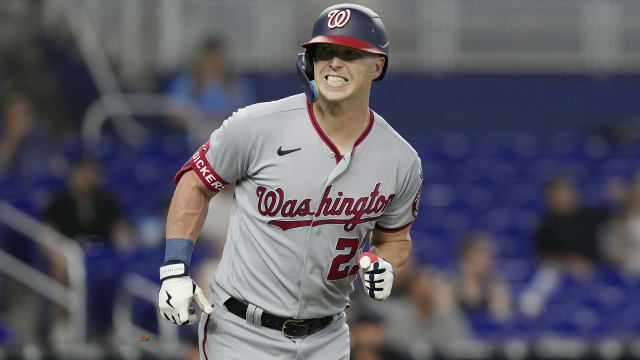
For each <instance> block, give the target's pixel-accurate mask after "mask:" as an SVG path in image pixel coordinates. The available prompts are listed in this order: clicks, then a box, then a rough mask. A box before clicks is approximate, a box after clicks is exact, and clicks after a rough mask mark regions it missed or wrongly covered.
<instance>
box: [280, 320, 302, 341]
mask: <svg viewBox="0 0 640 360" xmlns="http://www.w3.org/2000/svg"><path fill="white" fill-rule="evenodd" d="M303 321H304V319H288V320H285V321H284V324H282V335H284V336H285V337H288V338H292V337H296V336H299V335H288V334H287V325H289V324H291V325H295V326H298V327H301V326H300V325H299V324H301V323H302V322H303Z"/></svg>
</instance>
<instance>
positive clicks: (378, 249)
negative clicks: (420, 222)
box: [371, 240, 411, 274]
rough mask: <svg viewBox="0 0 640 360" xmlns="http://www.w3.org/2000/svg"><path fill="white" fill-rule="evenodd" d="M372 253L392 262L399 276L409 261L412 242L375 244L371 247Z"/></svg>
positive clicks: (401, 241)
mask: <svg viewBox="0 0 640 360" xmlns="http://www.w3.org/2000/svg"><path fill="white" fill-rule="evenodd" d="M371 252H372V253H374V254H376V255H378V256H379V257H381V258H384V259H385V260H387V261H388V262H390V263H391V265H393V269H394V270H395V272H396V274H397V273H399V272H401V271H402V269H403V268H404V266H405V265H406V263H407V261H408V260H409V254H410V253H411V241H410V240H400V241H388V242H384V243H380V244H374V245H373V246H372V247H371Z"/></svg>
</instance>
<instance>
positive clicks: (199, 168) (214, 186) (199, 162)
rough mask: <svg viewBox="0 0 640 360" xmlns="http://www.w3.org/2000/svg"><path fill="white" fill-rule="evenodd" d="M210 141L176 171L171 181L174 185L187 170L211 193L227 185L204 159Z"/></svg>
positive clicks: (209, 147)
mask: <svg viewBox="0 0 640 360" xmlns="http://www.w3.org/2000/svg"><path fill="white" fill-rule="evenodd" d="M209 143H210V140H208V141H207V142H206V143H204V144H202V146H201V147H199V148H198V150H196V152H195V153H194V154H193V156H191V157H190V158H189V161H188V162H187V163H186V164H185V165H184V166H183V167H182V169H180V171H178V173H177V174H176V176H175V177H174V179H173V182H174V183H176V184H177V183H178V182H179V181H180V179H181V178H182V176H183V175H184V174H185V173H186V172H187V171H189V170H194V171H195V173H196V175H198V178H200V181H202V183H203V184H204V185H205V186H206V187H207V188H208V189H209V190H211V191H213V192H216V193H217V192H218V191H220V190H222V189H223V188H224V186H225V185H228V184H229V183H228V182H227V181H225V180H224V179H223V178H222V177H221V176H220V175H218V173H217V172H216V171H215V170H213V167H212V166H211V165H210V164H209V161H208V160H207V158H206V153H207V152H208V151H209V150H210V149H211V146H210V145H209Z"/></svg>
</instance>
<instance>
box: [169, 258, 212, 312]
mask: <svg viewBox="0 0 640 360" xmlns="http://www.w3.org/2000/svg"><path fill="white" fill-rule="evenodd" d="M160 279H161V280H162V287H161V288H160V293H159V294H158V307H159V308H160V313H161V314H162V315H164V317H165V318H166V319H167V320H168V321H171V322H172V323H174V324H177V325H191V324H195V323H196V322H197V317H196V314H195V309H194V308H193V306H191V302H192V301H194V300H195V302H196V304H198V307H200V309H201V310H202V311H204V312H205V313H207V314H210V313H211V311H213V308H212V306H211V304H209V301H207V298H206V297H205V296H204V293H203V292H202V289H200V288H199V287H198V285H196V283H195V281H193V279H191V277H189V267H188V266H187V265H186V264H183V263H178V264H169V265H164V266H162V267H161V268H160Z"/></svg>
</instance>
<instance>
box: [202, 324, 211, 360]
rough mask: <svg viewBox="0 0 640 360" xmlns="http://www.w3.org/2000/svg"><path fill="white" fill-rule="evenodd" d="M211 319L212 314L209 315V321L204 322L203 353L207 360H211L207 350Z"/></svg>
mask: <svg viewBox="0 0 640 360" xmlns="http://www.w3.org/2000/svg"><path fill="white" fill-rule="evenodd" d="M209 318H211V314H208V315H207V321H205V322H204V329H203V332H204V337H203V338H202V353H203V354H204V358H205V360H209V358H208V357H207V350H206V348H205V345H206V344H207V328H208V327H209Z"/></svg>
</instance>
